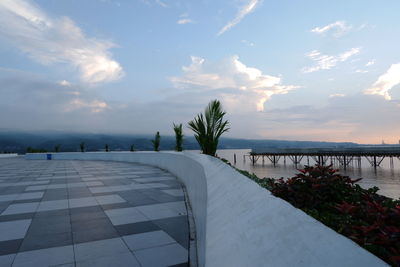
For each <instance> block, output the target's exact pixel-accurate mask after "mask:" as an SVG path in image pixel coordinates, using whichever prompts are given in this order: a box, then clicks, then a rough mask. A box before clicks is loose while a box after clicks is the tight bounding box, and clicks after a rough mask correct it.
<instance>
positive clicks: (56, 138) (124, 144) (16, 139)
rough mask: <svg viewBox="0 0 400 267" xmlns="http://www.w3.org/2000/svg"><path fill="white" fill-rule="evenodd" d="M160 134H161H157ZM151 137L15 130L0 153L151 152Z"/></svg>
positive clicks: (229, 141)
mask: <svg viewBox="0 0 400 267" xmlns="http://www.w3.org/2000/svg"><path fill="white" fill-rule="evenodd" d="M161 134H162V133H161ZM153 137H154V136H153V135H116V134H89V133H61V132H34V133H24V132H16V131H4V130H3V131H0V152H5V151H7V152H18V153H25V152H26V149H27V147H32V148H36V149H45V150H47V151H54V147H55V146H56V145H58V144H60V145H61V151H78V150H79V144H80V143H81V142H85V144H86V147H87V150H88V151H98V150H102V149H104V146H105V144H108V145H109V147H110V149H111V150H122V151H126V150H129V148H130V146H131V145H132V144H133V145H135V148H136V149H137V150H152V144H151V141H150V140H151V139H152V138H153ZM174 146H175V138H174V137H173V136H162V135H161V150H172V149H174ZM349 146H357V144H355V143H334V142H311V141H284V140H250V139H234V138H221V140H220V148H221V149H241V148H267V147H270V148H271V147H273V148H288V147H291V148H296V147H313V148H316V147H349ZM184 148H185V149H199V146H198V144H197V142H196V140H195V138H194V137H193V136H192V135H191V136H185V142H184Z"/></svg>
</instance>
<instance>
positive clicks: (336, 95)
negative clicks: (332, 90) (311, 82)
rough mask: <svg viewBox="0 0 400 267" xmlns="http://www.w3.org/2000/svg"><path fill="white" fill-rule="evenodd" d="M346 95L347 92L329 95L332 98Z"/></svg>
mask: <svg viewBox="0 0 400 267" xmlns="http://www.w3.org/2000/svg"><path fill="white" fill-rule="evenodd" d="M345 96H346V95H345V94H330V95H329V97H330V98H332V97H345Z"/></svg>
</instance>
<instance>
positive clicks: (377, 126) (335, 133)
mask: <svg viewBox="0 0 400 267" xmlns="http://www.w3.org/2000/svg"><path fill="white" fill-rule="evenodd" d="M399 12H400V1H398V0H385V1H376V0H353V1H344V0H338V1H320V0H304V1H293V0H280V1H276V0H275V1H272V0H233V1H227V0H119V1H114V0H84V1H82V0H57V1H54V0H35V1H32V0H0V58H1V60H0V129H16V130H24V131H30V130H57V131H74V132H80V131H82V132H92V133H130V134H143V133H145V134H153V133H155V132H156V131H160V132H161V134H162V135H163V134H164V135H172V134H173V130H172V123H173V122H175V123H184V124H185V125H187V122H188V121H189V120H191V119H192V118H193V117H194V116H195V115H196V114H197V113H199V112H201V111H202V110H203V109H204V107H205V105H206V104H207V103H208V102H209V101H210V100H213V99H219V100H221V101H222V103H223V105H224V107H225V109H226V110H227V112H228V119H229V120H230V121H231V130H230V132H229V133H228V134H227V136H230V137H237V138H257V139H262V138H265V139H284V140H315V141H321V140H322V141H353V142H359V143H381V142H382V140H384V141H385V142H386V143H398V142H399V139H400V101H399V100H400V86H399V84H400V19H399V15H398V14H399ZM185 134H186V135H191V133H190V131H189V129H187V128H186V129H185Z"/></svg>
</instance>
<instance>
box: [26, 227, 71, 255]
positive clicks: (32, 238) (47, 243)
mask: <svg viewBox="0 0 400 267" xmlns="http://www.w3.org/2000/svg"><path fill="white" fill-rule="evenodd" d="M67 245H72V234H71V232H64V233H51V234H46V235H45V234H39V235H36V234H34V233H28V234H27V235H26V237H25V238H24V241H23V242H22V245H21V248H20V251H29V250H37V249H44V248H52V247H62V246H67Z"/></svg>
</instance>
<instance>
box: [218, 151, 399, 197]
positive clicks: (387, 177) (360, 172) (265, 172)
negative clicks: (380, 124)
mask: <svg viewBox="0 0 400 267" xmlns="http://www.w3.org/2000/svg"><path fill="white" fill-rule="evenodd" d="M249 152H250V149H224V150H219V151H218V156H219V157H222V158H225V159H227V160H229V161H230V162H231V164H232V165H234V166H235V167H237V168H239V169H242V170H246V171H249V172H252V173H255V174H256V175H257V176H258V177H271V178H281V177H285V178H287V177H292V176H294V174H296V173H297V169H299V168H302V167H303V165H297V167H295V166H294V165H293V163H292V162H291V161H290V160H289V159H288V158H286V164H284V162H283V158H281V159H280V160H279V164H277V165H276V166H274V165H273V164H271V162H270V161H269V160H268V159H267V158H265V161H264V163H263V162H262V159H261V158H260V159H259V160H258V162H257V163H256V164H255V165H254V166H253V165H252V163H251V161H250V159H249V158H248V157H246V158H245V159H243V156H244V155H246V154H248V153H249ZM234 154H236V164H234V162H233V157H234ZM393 160H394V168H390V165H389V159H385V160H384V161H383V162H382V164H381V166H380V167H378V168H376V169H374V168H373V167H371V165H370V164H369V162H368V161H367V160H366V159H364V158H363V160H362V163H361V168H358V167H351V166H348V167H347V169H346V170H344V169H343V168H340V173H342V174H345V175H348V176H350V177H351V178H354V179H355V178H363V179H362V180H361V181H360V182H359V184H360V185H361V186H362V187H364V188H369V187H372V186H377V187H379V188H380V190H379V191H378V193H380V194H382V195H385V196H388V197H392V198H400V160H399V159H397V158H396V159H393ZM301 163H302V164H307V160H306V159H304V160H303V161H302V162H301ZM313 163H314V161H313V160H312V159H310V165H311V164H313ZM335 168H339V167H336V166H335Z"/></svg>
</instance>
